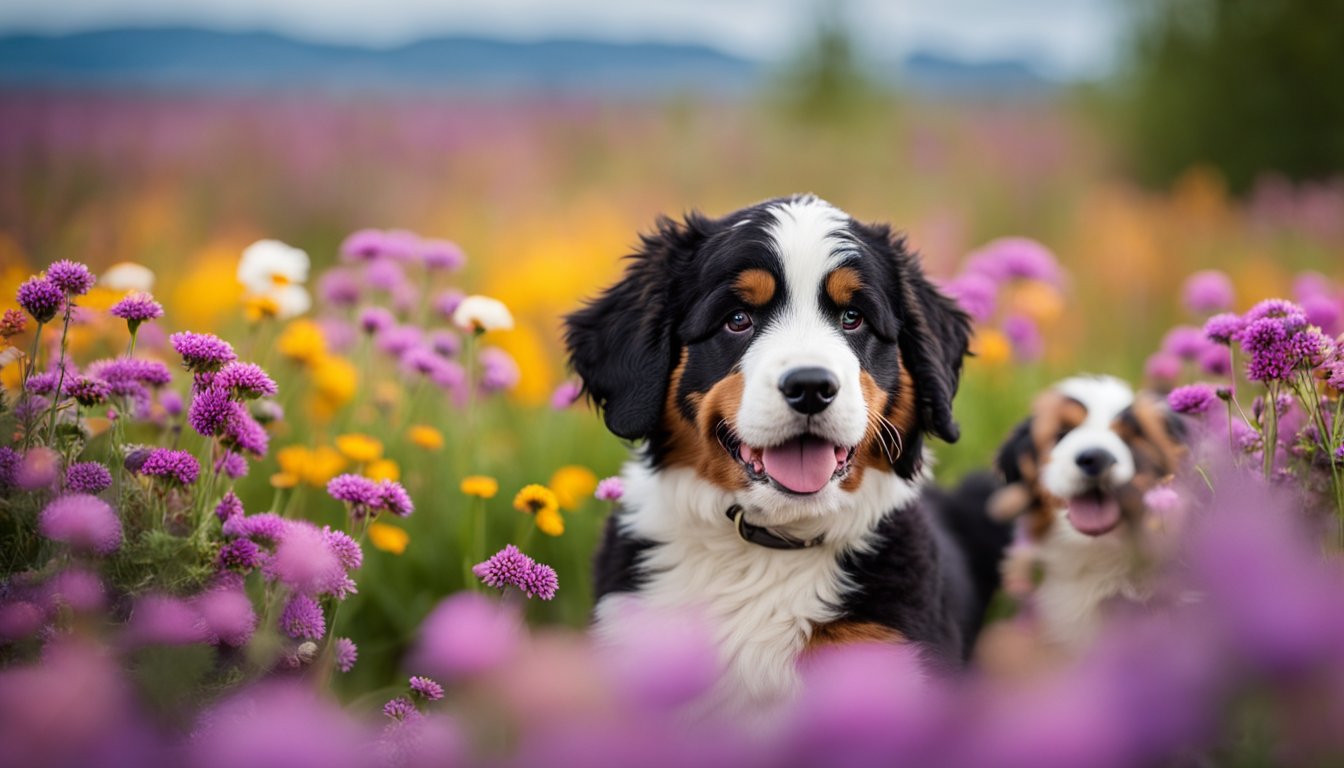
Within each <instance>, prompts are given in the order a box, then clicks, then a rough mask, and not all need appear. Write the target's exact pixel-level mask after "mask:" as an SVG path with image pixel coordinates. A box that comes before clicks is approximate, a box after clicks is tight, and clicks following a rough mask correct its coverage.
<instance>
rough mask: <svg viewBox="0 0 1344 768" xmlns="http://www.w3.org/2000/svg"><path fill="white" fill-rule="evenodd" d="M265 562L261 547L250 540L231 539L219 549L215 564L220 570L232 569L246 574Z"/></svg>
mask: <svg viewBox="0 0 1344 768" xmlns="http://www.w3.org/2000/svg"><path fill="white" fill-rule="evenodd" d="M265 560H266V556H265V553H264V552H262V551H261V547H259V546H257V543H256V542H254V541H252V540H251V539H233V540H231V541H227V542H225V543H224V545H223V546H222V547H220V548H219V556H218V557H217V558H215V564H216V565H217V566H218V567H219V568H220V569H221V570H228V569H234V570H238V571H242V572H244V573H245V572H247V571H250V570H252V569H253V568H256V567H258V566H260V565H262V564H263V563H264V562H265Z"/></svg>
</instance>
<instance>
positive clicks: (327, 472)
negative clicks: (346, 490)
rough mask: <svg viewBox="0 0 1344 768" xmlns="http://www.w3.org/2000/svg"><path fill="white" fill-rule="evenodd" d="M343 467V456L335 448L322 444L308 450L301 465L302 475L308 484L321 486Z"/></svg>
mask: <svg viewBox="0 0 1344 768" xmlns="http://www.w3.org/2000/svg"><path fill="white" fill-rule="evenodd" d="M343 469H345V457H344V456H342V455H341V454H340V453H339V452H338V451H337V450H336V449H335V448H332V447H331V446H329V445H324V446H322V447H321V448H316V449H314V450H312V451H309V452H308V462H307V463H306V464H305V465H304V467H303V473H302V477H303V479H304V482H306V483H308V484H309V485H313V486H317V487H319V488H323V487H326V485H327V483H329V482H331V478H333V477H335V476H337V475H339V474H340V473H341V470H343Z"/></svg>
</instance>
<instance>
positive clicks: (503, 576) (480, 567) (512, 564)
mask: <svg viewBox="0 0 1344 768" xmlns="http://www.w3.org/2000/svg"><path fill="white" fill-rule="evenodd" d="M534 564H535V561H533V560H532V558H530V557H528V556H527V555H524V554H523V553H522V552H521V551H519V549H518V548H517V547H515V546H514V545H512V544H508V545H505V547H504V548H503V549H501V550H499V551H498V552H496V553H495V554H493V555H491V556H490V558H489V559H488V560H486V561H485V562H483V563H477V564H476V565H474V566H472V568H471V572H472V573H474V574H476V578H478V579H480V580H481V581H482V582H484V583H485V585H486V586H488V587H494V588H496V589H504V588H505V587H516V586H518V584H519V583H520V582H521V581H522V580H523V577H524V576H525V575H526V574H527V572H528V570H529V569H530V568H531V567H532V566H533V565H534Z"/></svg>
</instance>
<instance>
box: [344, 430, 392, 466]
mask: <svg viewBox="0 0 1344 768" xmlns="http://www.w3.org/2000/svg"><path fill="white" fill-rule="evenodd" d="M336 450H338V451H340V452H341V453H342V454H344V455H345V457H346V458H347V459H349V460H351V461H353V462H357V463H359V464H367V463H369V462H370V461H377V460H378V459H381V458H382V457H383V444H382V443H381V442H379V441H378V439H377V438H374V437H370V436H369V435H363V434H360V433H358V432H352V433H350V434H348V435H341V436H340V437H338V438H336Z"/></svg>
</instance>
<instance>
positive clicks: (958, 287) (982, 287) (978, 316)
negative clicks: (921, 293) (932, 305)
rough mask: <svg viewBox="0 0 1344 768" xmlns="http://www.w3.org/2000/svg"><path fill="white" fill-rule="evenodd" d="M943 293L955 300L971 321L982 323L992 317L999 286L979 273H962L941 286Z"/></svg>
mask: <svg viewBox="0 0 1344 768" xmlns="http://www.w3.org/2000/svg"><path fill="white" fill-rule="evenodd" d="M943 293H946V294H947V295H948V296H950V297H952V298H953V299H955V300H956V302H957V303H958V304H960V305H961V308H962V309H964V310H966V314H968V315H970V316H971V319H973V320H975V321H976V322H978V323H983V322H985V321H986V320H988V319H989V318H990V317H992V316H993V315H994V306H995V304H996V303H997V302H998V296H999V285H998V283H997V282H995V281H994V279H993V278H991V277H990V276H988V275H985V274H982V273H980V272H963V273H962V274H960V275H957V276H956V277H954V278H953V279H951V280H949V281H948V282H947V283H945V284H944V285H943Z"/></svg>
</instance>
